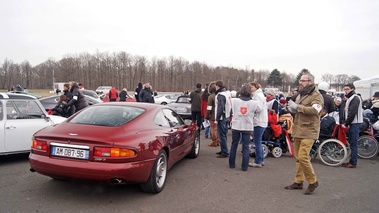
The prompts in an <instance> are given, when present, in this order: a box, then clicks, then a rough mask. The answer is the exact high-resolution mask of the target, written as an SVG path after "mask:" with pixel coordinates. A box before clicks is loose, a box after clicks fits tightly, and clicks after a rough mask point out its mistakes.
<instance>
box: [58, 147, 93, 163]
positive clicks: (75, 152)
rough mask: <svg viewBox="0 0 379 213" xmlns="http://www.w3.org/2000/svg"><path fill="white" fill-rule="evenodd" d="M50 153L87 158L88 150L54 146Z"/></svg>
mask: <svg viewBox="0 0 379 213" xmlns="http://www.w3.org/2000/svg"><path fill="white" fill-rule="evenodd" d="M51 155H54V156H62V157H69V158H79V159H86V160H88V156H89V150H83V149H74V148H67V147H59V146H54V147H53V149H52V151H51Z"/></svg>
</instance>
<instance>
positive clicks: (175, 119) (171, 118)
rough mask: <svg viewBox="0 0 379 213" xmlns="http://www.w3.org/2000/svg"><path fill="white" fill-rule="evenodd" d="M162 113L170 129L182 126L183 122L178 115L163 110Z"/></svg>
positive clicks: (169, 110)
mask: <svg viewBox="0 0 379 213" xmlns="http://www.w3.org/2000/svg"><path fill="white" fill-rule="evenodd" d="M163 113H164V115H165V118H166V119H167V121H168V122H169V124H170V127H175V126H182V125H184V122H183V120H182V118H181V117H180V115H178V114H177V113H176V112H174V111H173V110H171V109H163Z"/></svg>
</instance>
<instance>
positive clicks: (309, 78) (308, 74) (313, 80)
mask: <svg viewBox="0 0 379 213" xmlns="http://www.w3.org/2000/svg"><path fill="white" fill-rule="evenodd" d="M303 75H307V76H308V80H311V81H312V82H315V77H314V76H313V75H312V74H311V73H309V72H307V73H304V74H303Z"/></svg>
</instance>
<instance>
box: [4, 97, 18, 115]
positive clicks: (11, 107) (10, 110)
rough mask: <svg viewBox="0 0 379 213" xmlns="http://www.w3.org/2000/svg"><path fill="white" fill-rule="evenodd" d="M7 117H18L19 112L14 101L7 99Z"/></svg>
mask: <svg viewBox="0 0 379 213" xmlns="http://www.w3.org/2000/svg"><path fill="white" fill-rule="evenodd" d="M6 106H7V119H16V118H17V115H18V112H17V110H16V108H15V106H14V105H13V102H12V101H7V105H6Z"/></svg>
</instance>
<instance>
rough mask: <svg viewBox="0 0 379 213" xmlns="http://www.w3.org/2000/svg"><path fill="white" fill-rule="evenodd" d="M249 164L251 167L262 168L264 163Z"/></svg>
mask: <svg viewBox="0 0 379 213" xmlns="http://www.w3.org/2000/svg"><path fill="white" fill-rule="evenodd" d="M249 166H250V167H256V168H261V167H262V164H257V163H254V162H253V163H249Z"/></svg>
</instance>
